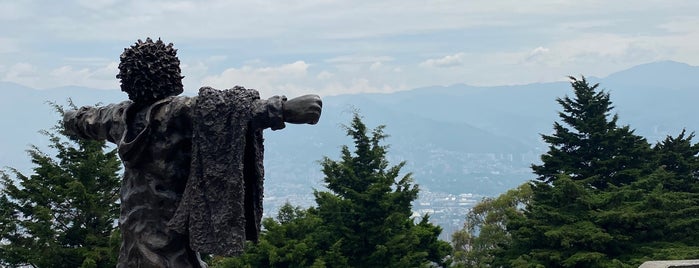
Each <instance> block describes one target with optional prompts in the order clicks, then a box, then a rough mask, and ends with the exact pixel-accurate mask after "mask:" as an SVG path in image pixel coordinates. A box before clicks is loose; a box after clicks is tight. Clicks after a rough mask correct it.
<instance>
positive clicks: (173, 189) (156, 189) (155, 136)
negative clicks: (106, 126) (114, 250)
mask: <svg viewBox="0 0 699 268" xmlns="http://www.w3.org/2000/svg"><path fill="white" fill-rule="evenodd" d="M193 102H194V100H193V99H192V98H185V97H177V98H173V99H168V100H165V101H161V102H158V103H156V104H154V105H152V106H149V107H144V108H137V107H135V106H131V107H129V108H127V109H126V110H125V113H126V114H125V116H124V117H123V118H124V121H125V122H124V123H125V126H126V127H125V133H122V135H121V136H122V138H121V139H120V140H119V142H117V145H118V150H119V155H120V157H121V158H122V161H123V162H124V167H125V170H124V180H123V183H122V187H121V215H120V219H119V221H120V228H121V232H122V233H121V235H122V237H123V244H122V248H121V253H120V254H121V255H122V256H120V260H126V262H127V263H124V264H120V265H125V266H128V267H131V266H136V265H137V264H138V266H140V267H164V266H166V267H197V266H196V265H194V264H193V263H192V262H198V258H197V257H196V256H195V253H194V252H193V251H192V250H191V249H189V242H188V238H187V237H186V235H182V234H178V233H175V232H173V231H171V230H169V229H168V228H167V226H166V224H167V222H168V221H169V220H170V219H171V218H172V216H173V215H174V213H175V210H176V209H177V206H178V204H179V202H180V200H181V198H182V193H183V192H184V188H185V185H186V182H187V177H188V174H189V167H190V161H191V136H192V133H191V131H192V127H191V115H190V110H191V107H192V105H193ZM136 262H138V263H136Z"/></svg>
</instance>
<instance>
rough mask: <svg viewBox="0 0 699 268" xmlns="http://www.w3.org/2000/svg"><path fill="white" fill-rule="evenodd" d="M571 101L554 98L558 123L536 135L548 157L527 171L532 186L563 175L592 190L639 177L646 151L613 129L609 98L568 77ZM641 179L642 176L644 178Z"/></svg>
mask: <svg viewBox="0 0 699 268" xmlns="http://www.w3.org/2000/svg"><path fill="white" fill-rule="evenodd" d="M570 79H571V80H572V81H571V86H572V87H573V90H574V93H575V97H574V98H570V97H567V96H566V97H564V98H562V99H561V98H559V99H557V100H556V101H557V102H558V103H559V104H560V105H561V106H562V107H563V111H562V112H559V114H558V115H559V117H560V118H561V121H562V122H563V123H565V124H566V125H567V127H566V126H564V125H561V124H560V123H558V122H555V123H554V125H553V129H554V133H553V134H552V135H542V138H543V140H544V141H545V142H546V143H548V144H549V151H548V152H547V153H546V154H544V155H542V156H541V160H542V162H543V163H542V164H541V165H532V170H533V171H534V173H535V174H536V175H538V178H537V179H538V180H539V181H542V182H545V183H550V182H552V181H553V180H556V179H557V178H558V177H559V175H561V174H566V175H568V176H570V178H571V179H573V180H585V181H584V183H586V184H589V185H590V186H592V187H593V188H595V189H604V188H606V187H607V186H609V185H610V184H611V185H617V186H619V185H622V184H628V183H629V182H632V181H634V180H635V179H636V178H637V177H638V176H640V175H641V174H643V171H644V164H645V163H647V162H648V160H649V155H650V145H649V144H648V142H647V141H646V140H645V139H644V138H643V137H640V136H637V135H635V134H634V131H633V130H631V129H630V128H629V126H621V127H620V126H618V125H617V120H618V116H617V115H616V114H615V115H613V116H611V115H610V112H611V110H612V109H613V108H614V107H613V106H612V102H611V100H610V98H609V93H607V92H604V91H602V90H597V88H598V87H599V84H594V85H590V84H589V83H588V82H587V80H585V78H584V77H583V78H582V79H581V80H578V79H576V78H574V77H570ZM645 174H647V173H645Z"/></svg>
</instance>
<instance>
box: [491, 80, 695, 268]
mask: <svg viewBox="0 0 699 268" xmlns="http://www.w3.org/2000/svg"><path fill="white" fill-rule="evenodd" d="M571 85H572V87H573V90H574V93H575V97H574V98H569V97H565V98H562V99H558V100H557V101H558V103H559V104H560V105H561V106H562V107H563V111H562V112H560V113H559V116H560V118H561V121H562V124H561V123H558V122H556V123H555V124H554V133H553V134H552V135H542V137H543V139H544V141H545V142H547V143H548V144H549V151H548V152H547V153H545V154H544V155H542V157H541V160H542V164H540V165H532V170H533V171H534V173H535V174H536V175H538V177H537V179H536V180H534V181H532V182H531V187H532V193H533V195H532V199H531V202H530V203H529V204H528V205H527V206H526V208H525V210H524V213H523V214H521V217H511V218H508V219H507V222H506V227H507V228H506V230H507V232H508V233H509V235H510V236H511V241H509V243H506V244H504V245H503V247H502V248H503V250H501V251H498V252H496V256H495V259H496V260H497V261H496V262H494V266H499V267H510V266H512V267H636V266H638V265H639V264H640V263H642V262H643V261H647V260H652V259H676V258H696V257H699V253H697V252H699V251H697V249H698V247H699V242H698V241H699V235H698V234H699V232H697V228H699V195H698V194H699V192H698V191H697V190H698V186H699V180H698V177H697V175H698V174H699V165H698V164H697V163H698V162H697V161H699V158H698V154H699V148H698V146H697V145H696V144H693V143H692V142H691V139H692V138H693V137H694V135H693V134H689V135H688V134H687V133H686V132H685V131H683V132H682V133H680V134H679V135H678V136H677V137H668V138H666V139H665V140H663V141H661V142H659V143H658V144H656V145H655V146H653V147H651V146H650V145H649V144H648V142H647V141H646V140H645V139H644V138H642V137H640V136H637V135H635V134H634V132H633V130H631V129H630V127H629V126H618V125H617V120H618V117H617V116H616V115H613V116H612V115H611V111H612V109H613V107H612V105H611V104H612V103H611V101H610V97H609V94H608V93H605V92H603V91H600V90H598V89H597V88H598V85H597V84H595V85H590V84H589V83H588V82H587V81H586V80H585V78H582V79H580V80H578V79H575V78H572V77H571Z"/></svg>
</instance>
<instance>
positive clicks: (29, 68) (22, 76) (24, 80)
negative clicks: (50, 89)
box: [2, 62, 37, 86]
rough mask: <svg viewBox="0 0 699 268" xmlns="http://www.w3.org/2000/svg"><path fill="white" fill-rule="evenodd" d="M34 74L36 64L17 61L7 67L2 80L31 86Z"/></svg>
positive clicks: (33, 81)
mask: <svg viewBox="0 0 699 268" xmlns="http://www.w3.org/2000/svg"><path fill="white" fill-rule="evenodd" d="M36 74H37V68H36V66H34V65H32V64H29V63H26V62H19V63H15V64H13V65H12V66H10V67H9V68H7V70H6V71H5V74H4V75H3V77H2V80H3V81H9V82H14V83H18V84H22V85H29V86H33V84H34V83H35V76H36Z"/></svg>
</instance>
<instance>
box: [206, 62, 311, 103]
mask: <svg viewBox="0 0 699 268" xmlns="http://www.w3.org/2000/svg"><path fill="white" fill-rule="evenodd" d="M308 67H309V65H308V64H307V63H306V62H304V61H296V62H293V63H289V64H283V65H279V66H271V67H257V68H256V67H251V66H248V65H246V66H243V67H240V68H229V69H226V70H224V71H223V72H222V73H221V74H219V75H212V76H207V77H205V78H204V79H203V83H204V84H205V85H208V86H212V87H215V88H221V89H223V88H231V87H233V86H236V85H240V86H244V87H247V88H255V89H257V90H258V91H260V92H261V93H263V95H268V96H271V95H274V94H275V90H279V89H282V90H284V91H291V92H295V91H299V90H300V88H299V87H298V86H294V84H293V83H292V82H302V81H304V80H305V79H307V78H308V75H307V74H308Z"/></svg>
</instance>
